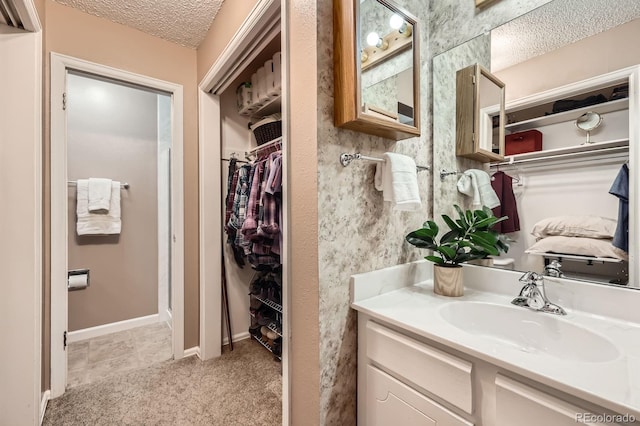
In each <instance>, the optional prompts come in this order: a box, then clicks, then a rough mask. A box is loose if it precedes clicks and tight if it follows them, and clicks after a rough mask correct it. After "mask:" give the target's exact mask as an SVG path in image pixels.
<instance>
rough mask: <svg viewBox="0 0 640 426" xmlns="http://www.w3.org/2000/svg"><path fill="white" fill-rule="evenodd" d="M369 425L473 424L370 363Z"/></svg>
mask: <svg viewBox="0 0 640 426" xmlns="http://www.w3.org/2000/svg"><path fill="white" fill-rule="evenodd" d="M366 392H367V399H366V406H367V407H366V416H367V419H366V423H365V424H366V425H367V426H390V425H398V426H400V425H402V426H435V425H437V426H473V423H469V422H468V421H466V420H465V419H463V418H462V417H460V416H458V415H456V414H454V413H452V412H451V411H449V410H447V409H446V408H444V407H443V406H441V405H440V404H438V403H436V402H435V401H433V400H431V399H429V398H427V397H426V396H424V395H422V394H421V393H418V392H417V391H415V390H414V389H411V388H410V387H408V386H407V385H405V384H403V383H402V382H400V381H398V380H396V379H394V378H393V377H391V376H390V375H388V374H386V373H384V372H383V371H381V370H378V369H377V368H375V367H372V366H371V365H368V366H367V389H366Z"/></svg>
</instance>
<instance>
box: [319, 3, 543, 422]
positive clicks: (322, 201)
mask: <svg viewBox="0 0 640 426" xmlns="http://www.w3.org/2000/svg"><path fill="white" fill-rule="evenodd" d="M345 1H346V0H345ZM356 1H357V0H356ZM548 1H549V0H501V1H498V2H496V3H494V4H493V5H491V6H489V7H486V8H484V9H482V10H479V9H476V8H475V7H474V2H473V1H472V0H469V1H465V2H461V1H460V0H431V1H429V2H427V1H425V0H401V1H397V3H398V4H399V6H401V7H404V8H405V9H407V10H408V11H410V12H412V13H413V14H414V15H415V16H416V17H417V18H418V21H419V22H420V39H421V40H420V43H421V44H420V46H421V52H420V57H421V70H420V82H421V98H420V102H421V111H420V117H421V126H422V136H420V137H419V138H411V139H406V140H404V141H399V142H393V141H390V140H386V139H382V138H378V137H374V136H369V135H365V134H361V133H356V132H352V131H348V130H342V129H338V128H335V127H334V126H333V32H332V30H331V29H332V22H333V18H332V10H333V9H332V0H317V7H318V23H317V24H318V26H317V36H318V40H317V44H318V51H317V55H318V91H317V95H318V139H317V143H318V227H319V229H318V231H319V241H318V256H319V259H318V263H319V265H318V266H319V270H320V277H319V286H320V288H319V297H320V300H319V322H320V357H319V359H320V374H321V377H320V421H321V424H322V425H345V426H347V425H355V424H356V357H357V345H356V337H357V334H356V315H355V314H354V312H353V311H351V310H350V308H349V278H350V276H351V275H352V274H355V273H360V272H366V271H372V270H375V269H381V268H385V267H388V266H392V265H397V264H401V263H406V262H409V261H412V260H416V259H420V258H421V257H422V256H423V255H424V253H423V252H422V251H420V250H417V249H415V248H413V247H409V246H408V245H407V244H405V243H404V235H405V234H406V233H407V232H409V231H411V230H413V229H415V228H417V227H419V226H420V225H421V224H422V222H424V220H425V219H427V218H431V217H433V212H434V210H433V193H432V186H433V183H432V182H434V181H435V180H438V181H439V176H438V174H437V169H436V173H431V172H421V173H420V174H419V185H420V196H421V197H422V201H423V208H422V211H421V212H417V213H413V212H411V213H410V212H397V211H393V210H391V208H390V206H388V205H385V204H384V202H383V200H382V195H381V194H380V193H378V192H377V191H376V190H375V189H374V187H373V174H374V165H373V164H371V163H367V162H354V163H352V164H351V165H350V166H348V167H346V168H345V167H342V165H340V163H339V161H338V158H339V155H340V153H342V152H361V153H363V154H365V155H371V156H380V155H382V154H383V153H384V152H385V151H393V152H398V153H402V154H406V155H410V156H412V157H413V158H415V160H416V163H417V164H420V165H427V166H430V165H432V163H433V161H432V155H433V152H434V150H433V146H432V130H431V129H432V125H431V118H432V117H431V111H432V107H433V105H432V101H431V99H432V97H431V91H432V86H431V84H432V83H431V70H432V67H431V60H432V58H433V56H435V54H437V53H441V52H443V51H444V50H447V49H449V48H451V47H454V46H456V45H458V44H460V43H461V42H464V41H466V40H469V39H471V38H474V37H476V36H477V35H480V34H482V33H483V32H484V31H486V30H488V29H491V28H493V27H495V26H497V25H500V24H502V23H504V22H506V21H507V20H510V19H512V18H514V17H516V16H519V15H521V14H522V13H525V12H527V11H529V10H531V9H533V8H535V7H537V6H540V5H541V4H544V3H547V2H548ZM454 129H455V127H454ZM433 145H435V146H436V149H435V152H436V155H439V156H443V157H446V158H447V159H449V160H448V161H451V160H450V156H451V152H454V153H455V148H453V151H452V148H451V147H447V146H446V145H442V144H441V143H440V141H439V140H438V139H437V138H436V139H435V143H434V144H433ZM447 150H448V151H447ZM454 155H455V154H454ZM438 164H439V162H438ZM437 189H438V191H443V189H442V188H441V187H440V186H438V187H437ZM443 194H446V192H443ZM436 196H437V197H441V196H442V194H437V195H436Z"/></svg>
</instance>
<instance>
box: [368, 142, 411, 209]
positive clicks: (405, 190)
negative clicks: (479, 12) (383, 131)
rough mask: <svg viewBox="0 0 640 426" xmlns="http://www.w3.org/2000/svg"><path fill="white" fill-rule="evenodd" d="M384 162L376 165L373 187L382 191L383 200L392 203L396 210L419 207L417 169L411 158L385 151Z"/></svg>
mask: <svg viewBox="0 0 640 426" xmlns="http://www.w3.org/2000/svg"><path fill="white" fill-rule="evenodd" d="M382 158H383V159H384V163H378V164H377V165H376V175H375V187H376V189H377V190H378V191H382V197H383V199H384V200H385V201H389V202H391V203H393V207H394V209H396V210H407V211H415V210H418V209H420V207H421V206H422V203H421V201H420V193H419V191H418V170H417V168H416V163H415V161H413V158H411V157H407V156H406V155H402V154H396V153H393V152H387V153H385V154H384V155H383V156H382Z"/></svg>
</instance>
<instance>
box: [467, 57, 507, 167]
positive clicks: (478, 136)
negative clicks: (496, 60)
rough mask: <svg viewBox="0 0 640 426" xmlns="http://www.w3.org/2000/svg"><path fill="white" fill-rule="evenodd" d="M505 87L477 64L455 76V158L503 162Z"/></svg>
mask: <svg viewBox="0 0 640 426" xmlns="http://www.w3.org/2000/svg"><path fill="white" fill-rule="evenodd" d="M504 92H505V88H504V83H503V82H502V81H500V80H499V79H498V78H497V77H496V76H494V75H493V74H491V73H490V72H489V71H487V70H486V69H484V68H483V67H481V66H480V65H478V64H474V65H471V66H468V67H466V68H463V69H461V70H458V71H457V72H456V155H457V156H459V157H466V158H471V159H473V160H477V161H482V162H485V163H488V162H490V161H502V160H503V159H504V125H505V115H504V104H505V94H504Z"/></svg>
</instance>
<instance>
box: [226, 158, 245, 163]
mask: <svg viewBox="0 0 640 426" xmlns="http://www.w3.org/2000/svg"><path fill="white" fill-rule="evenodd" d="M220 160H221V161H231V160H232V159H231V158H221V159H220ZM233 160H236V163H245V164H249V162H248V161H244V160H238V159H237V158H234V159H233Z"/></svg>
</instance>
